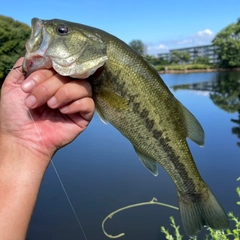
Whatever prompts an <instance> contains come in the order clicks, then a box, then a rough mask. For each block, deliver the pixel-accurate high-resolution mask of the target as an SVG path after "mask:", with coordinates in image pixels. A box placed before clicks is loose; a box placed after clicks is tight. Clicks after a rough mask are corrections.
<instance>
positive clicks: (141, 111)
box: [94, 45, 203, 192]
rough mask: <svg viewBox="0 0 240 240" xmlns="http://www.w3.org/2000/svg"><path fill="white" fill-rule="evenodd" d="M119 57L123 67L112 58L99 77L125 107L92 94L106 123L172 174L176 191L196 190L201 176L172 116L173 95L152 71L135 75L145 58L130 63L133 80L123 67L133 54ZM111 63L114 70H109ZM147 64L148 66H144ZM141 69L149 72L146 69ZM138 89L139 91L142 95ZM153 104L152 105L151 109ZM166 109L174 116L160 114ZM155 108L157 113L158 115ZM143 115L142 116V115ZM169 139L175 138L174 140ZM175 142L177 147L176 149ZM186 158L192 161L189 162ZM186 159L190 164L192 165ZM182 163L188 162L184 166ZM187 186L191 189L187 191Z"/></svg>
mask: <svg viewBox="0 0 240 240" xmlns="http://www.w3.org/2000/svg"><path fill="white" fill-rule="evenodd" d="M110 48H111V46H110ZM120 48H121V46H120ZM112 49H114V51H116V52H118V46H115V45H114V46H113V47H112ZM119 52H120V51H119ZM133 55H134V54H133ZM134 56H135V55H134ZM120 58H121V59H122V61H121V62H120V64H121V63H122V66H119V63H118V65H114V64H112V63H111V61H109V62H107V63H106V69H108V70H106V73H105V72H104V73H103V74H102V75H101V77H100V78H103V79H101V80H100V81H102V82H104V83H103V85H104V86H105V87H106V86H114V89H110V90H111V91H113V92H114V93H117V94H119V96H121V97H122V98H123V99H125V100H126V102H127V103H128V105H127V107H126V108H125V109H121V110H120V109H114V107H111V102H108V101H106V100H105V99H104V94H103V95H101V96H102V98H103V99H102V101H101V103H100V102H99V100H98V97H97V96H94V98H95V101H96V102H97V104H99V107H100V109H101V111H102V113H103V115H104V116H105V117H106V118H107V119H109V122H111V123H112V124H113V125H114V126H115V127H117V128H118V129H119V130H120V132H121V133H122V134H123V135H124V136H126V137H127V138H128V139H130V140H131V142H133V143H134V146H135V147H136V148H137V149H138V150H141V151H142V152H143V153H146V154H147V155H148V156H151V157H152V158H153V159H155V160H156V161H158V162H159V163H160V164H161V165H162V166H163V167H164V169H165V170H166V171H167V172H168V173H169V175H170V176H171V177H172V179H173V180H174V182H175V184H176V186H177V188H178V190H179V191H181V192H186V191H189V192H191V191H192V190H193V189H195V191H196V192H198V191H199V189H198V186H199V185H200V186H202V185H203V184H202V179H201V178H199V179H196V174H198V171H197V169H196V166H195V164H194V162H193V160H192V158H191V154H190V153H189V148H188V146H187V144H186V141H185V140H184V141H183V140H182V136H183V135H185V136H186V133H185V129H184V128H183V127H182V126H183V123H182V120H181V119H180V118H179V117H178V116H175V115H176V114H175V113H176V112H177V111H178V109H177V108H178V105H177V104H176V102H174V101H171V99H170V98H169V96H170V97H172V96H171V93H170V91H169V90H168V89H167V88H166V87H165V86H164V87H163V88H160V87H159V84H157V83H155V81H157V80H158V79H156V77H155V76H154V74H151V72H150V74H149V76H141V74H138V72H139V69H143V68H144V67H145V68H146V65H145V61H144V60H141V61H140V63H141V64H140V63H139V64H138V65H137V64H136V65H135V62H134V60H131V65H134V66H135V68H134V72H135V73H133V76H134V79H132V81H127V78H128V74H129V72H130V70H131V67H132V66H131V65H129V67H126V68H125V67H124V66H125V65H126V64H125V62H130V60H129V59H132V56H131V55H130V54H129V55H127V56H125V55H123V56H120ZM126 58H129V59H126ZM139 58H141V57H139V56H137V58H136V60H135V61H136V62H139ZM125 59H126V60H125ZM108 65H110V66H108ZM112 65H113V69H111V66H112ZM147 67H149V66H148V65H147ZM119 68H120V69H121V72H120V73H119V70H118V69H119ZM144 72H145V73H148V72H149V71H144ZM115 73H116V74H115ZM146 79H147V80H148V81H146ZM97 81H99V79H97ZM156 91H158V94H156V95H157V96H156V98H155V99H153V97H152V96H151V93H153V92H156ZM97 92H98V91H97ZM139 92H141V95H140V94H139ZM143 95H144V98H143ZM101 96H100V98H101ZM105 96H106V95H105ZM159 99H161V101H165V102H166V104H159ZM106 102H108V103H109V105H110V107H109V106H106V105H105V103H106ZM153 106H155V107H154V108H153ZM167 109H171V114H172V116H174V117H173V118H169V117H168V116H169V115H168V114H161V115H160V114H159V113H161V112H162V113H165V112H166V110H167ZM156 111H157V113H158V114H157V115H156ZM146 113H147V114H146ZM143 115H145V118H143ZM156 116H157V117H156ZM122 118H124V119H122ZM164 123H166V124H164ZM176 126H177V127H176ZM169 128H172V129H174V131H173V134H174V138H173V137H172V136H171V135H170V133H169V131H167V129H169ZM136 133H137V134H136ZM177 133H179V135H180V137H179V138H176V134H177ZM169 135H170V136H169ZM170 139H175V141H173V140H170ZM178 145H179V148H176V146H178ZM172 146H173V147H172ZM177 150H178V151H177ZM189 158H190V159H191V161H189ZM181 159H182V160H181ZM185 160H186V161H185ZM189 162H190V163H192V166H191V165H190V164H189ZM185 164H187V167H186V165H185ZM188 168H191V171H189V172H187V171H186V169H188ZM176 169H177V171H176ZM195 183H196V184H195ZM189 188H190V189H191V190H189Z"/></svg>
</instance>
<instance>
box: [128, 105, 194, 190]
mask: <svg viewBox="0 0 240 240" xmlns="http://www.w3.org/2000/svg"><path fill="white" fill-rule="evenodd" d="M129 105H130V106H132V107H133V108H132V110H133V112H134V113H135V114H138V115H139V116H140V117H141V119H142V120H143V121H144V122H145V126H146V128H147V129H148V130H149V132H151V133H152V136H153V138H155V139H157V140H158V142H159V143H160V147H161V148H162V149H163V150H164V151H165V152H166V155H167V157H168V159H169V160H170V161H171V162H172V164H173V165H174V168H175V170H176V171H177V172H178V173H179V175H180V176H181V177H182V180H183V184H184V185H185V186H189V185H190V186H191V187H192V188H194V189H195V183H194V181H193V179H192V178H190V177H189V175H188V170H187V169H186V167H185V165H184V163H182V162H181V159H180V157H179V156H178V155H176V152H175V151H174V149H173V148H172V147H171V146H170V145H169V143H170V142H171V140H170V139H169V138H164V137H163V136H162V135H163V132H162V131H160V130H158V129H156V128H154V125H155V123H154V120H153V119H150V118H149V111H148V110H147V109H146V108H141V104H140V102H131V103H129ZM159 157H161V156H159ZM163 167H164V166H163ZM165 170H167V169H165ZM169 174H170V172H169ZM170 176H171V175H170ZM171 178H172V179H174V176H171Z"/></svg>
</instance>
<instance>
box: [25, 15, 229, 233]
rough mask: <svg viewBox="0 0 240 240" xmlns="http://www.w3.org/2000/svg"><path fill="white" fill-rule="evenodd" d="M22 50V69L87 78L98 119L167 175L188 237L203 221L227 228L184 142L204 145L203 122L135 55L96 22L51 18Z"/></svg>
mask: <svg viewBox="0 0 240 240" xmlns="http://www.w3.org/2000/svg"><path fill="white" fill-rule="evenodd" d="M26 49H27V52H26V55H25V59H24V63H23V70H24V72H26V74H27V75H29V74H31V73H32V72H34V71H35V70H38V69H43V68H54V69H55V70H56V72H58V73H59V74H61V75H64V76H71V77H73V78H79V79H81V78H88V79H89V81H90V83H91V85H92V89H93V99H94V101H95V105H96V111H97V112H98V114H99V116H100V118H101V119H102V120H103V121H104V122H110V123H111V124H112V125H113V126H114V127H116V128H117V129H118V130H119V131H120V132H121V133H122V134H123V135H124V136H125V137H126V138H127V139H129V140H130V142H131V143H132V144H133V147H134V149H135V151H136V153H137V155H138V157H139V159H140V161H141V162H142V163H143V165H144V166H145V167H146V168H147V169H148V170H149V171H150V172H151V173H152V174H153V175H155V176H157V174H158V169H157V168H158V167H157V163H159V164H160V165H161V166H162V167H163V168H164V169H165V170H166V171H167V173H168V174H169V175H170V176H171V178H172V180H173V182H174V183H175V185H176V188H177V195H178V202H179V209H180V214H181V219H182V223H183V226H184V229H185V231H186V233H187V234H188V235H189V236H193V235H195V234H196V233H197V232H198V231H199V230H200V229H201V227H202V226H205V225H208V226H209V227H211V228H213V229H225V228H228V225H229V221H228V217H227V216H226V214H225V212H224V210H223V209H222V207H221V206H220V204H219V203H218V201H217V200H216V198H215V197H214V195H213V193H212V192H211V190H210V189H209V187H208V186H207V184H206V183H205V182H204V181H203V179H202V178H201V176H200V174H199V172H198V170H197V167H196V165H195V163H194V160H193V157H192V155H191V152H190V150H189V147H188V144H187V141H186V138H187V137H188V138H189V139H191V140H192V141H194V142H195V143H197V144H198V145H203V144H204V131H203V129H202V127H201V125H200V124H199V122H198V121H197V119H196V118H195V117H194V116H193V114H192V113H190V112H189V111H188V110H187V109H186V108H185V107H184V106H183V105H182V104H181V103H180V102H179V101H178V100H177V99H176V98H175V97H174V96H173V94H172V93H171V92H170V90H169V89H168V87H167V86H166V85H165V84H164V82H163V81H162V79H161V77H160V76H159V74H158V73H157V72H156V71H155V70H154V68H153V67H152V66H151V65H150V64H148V63H147V61H145V60H144V58H143V57H142V56H141V55H139V54H138V53H137V52H135V51H134V50H133V49H132V48H130V47H129V46H128V45H127V44H125V43H124V42H123V41H121V40H120V39H118V38H116V37H115V36H113V35H111V34H109V33H107V32H104V31H102V30H100V29H96V28H93V27H89V26H85V25H82V24H78V23H72V22H67V21H64V20H57V19H54V20H39V19H37V18H34V19H33V20H32V34H31V37H30V39H29V40H28V42H27V43H26Z"/></svg>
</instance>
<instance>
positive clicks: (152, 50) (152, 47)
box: [147, 44, 169, 55]
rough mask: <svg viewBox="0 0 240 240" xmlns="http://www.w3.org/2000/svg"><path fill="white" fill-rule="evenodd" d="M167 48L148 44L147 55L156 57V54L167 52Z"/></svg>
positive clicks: (161, 45) (162, 45)
mask: <svg viewBox="0 0 240 240" xmlns="http://www.w3.org/2000/svg"><path fill="white" fill-rule="evenodd" d="M168 50H169V49H168V47H167V46H165V45H164V44H149V45H148V46H147V54H149V55H156V54H158V53H165V52H168Z"/></svg>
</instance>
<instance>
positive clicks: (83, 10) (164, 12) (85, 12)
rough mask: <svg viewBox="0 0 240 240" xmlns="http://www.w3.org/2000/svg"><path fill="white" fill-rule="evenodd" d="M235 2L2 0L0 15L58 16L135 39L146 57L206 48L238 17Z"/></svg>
mask: <svg viewBox="0 0 240 240" xmlns="http://www.w3.org/2000/svg"><path fill="white" fill-rule="evenodd" d="M239 9H240V1H239V0H227V1H226V0H201V1H190V0H168V1H162V0H148V1H145V0H138V1H136V0H132V1H131V0H121V1H119V0H111V1H110V0H98V1H97V0H67V1H64V0H41V1H30V0H22V1H6V0H4V1H2V2H1V7H0V14H1V15H5V16H9V17H12V18H14V19H15V20H18V21H20V22H24V23H26V24H28V25H30V24H31V19H32V18H33V17H37V18H40V19H52V18H59V19H64V20H68V21H73V22H79V23H83V24H86V25H90V26H94V27H98V28H101V29H103V30H105V31H107V32H109V33H111V34H113V35H115V36H117V37H119V38H120V39H122V40H123V41H125V42H126V43H129V42H130V41H131V40H133V39H140V40H141V41H143V42H144V44H145V45H146V46H147V53H148V54H152V55H156V54H157V53H162V52H166V51H168V50H169V49H174V48H183V47H190V46H197V45H204V44H210V43H211V40H212V39H213V38H214V36H215V35H216V34H217V33H218V32H219V31H220V30H221V29H223V28H224V27H226V26H227V25H229V24H231V23H233V22H236V21H237V19H238V18H239V17H240V10H239Z"/></svg>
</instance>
